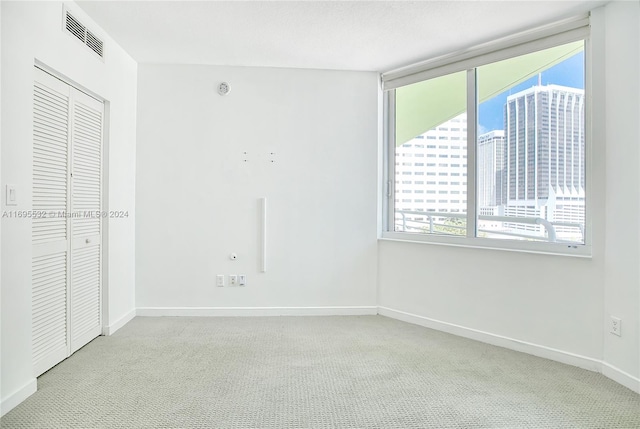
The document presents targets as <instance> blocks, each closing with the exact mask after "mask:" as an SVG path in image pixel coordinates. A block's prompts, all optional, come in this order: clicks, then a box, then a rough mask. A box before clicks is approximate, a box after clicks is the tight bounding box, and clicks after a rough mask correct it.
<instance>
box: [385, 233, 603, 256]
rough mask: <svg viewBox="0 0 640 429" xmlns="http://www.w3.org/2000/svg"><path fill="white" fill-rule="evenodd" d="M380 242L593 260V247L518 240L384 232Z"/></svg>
mask: <svg viewBox="0 0 640 429" xmlns="http://www.w3.org/2000/svg"><path fill="white" fill-rule="evenodd" d="M378 241H389V242H398V243H415V244H427V245H437V246H450V247H464V248H468V249H483V250H499V251H507V252H519V253H533V254H539V255H553V256H568V257H573V258H585V259H591V258H592V254H591V246H590V245H586V244H581V245H569V244H561V243H540V242H536V243H532V242H526V243H525V242H521V241H517V240H492V239H489V238H477V239H470V238H467V237H448V236H443V235H433V236H432V235H424V234H411V233H401V232H384V233H382V236H381V237H379V238H378Z"/></svg>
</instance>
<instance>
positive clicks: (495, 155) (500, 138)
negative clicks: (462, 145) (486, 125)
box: [476, 130, 507, 214]
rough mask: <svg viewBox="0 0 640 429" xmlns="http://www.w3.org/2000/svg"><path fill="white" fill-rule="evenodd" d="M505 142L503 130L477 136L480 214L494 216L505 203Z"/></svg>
mask: <svg viewBox="0 0 640 429" xmlns="http://www.w3.org/2000/svg"><path fill="white" fill-rule="evenodd" d="M505 154H506V141H505V138H504V130H494V131H489V132H488V133H485V134H482V135H480V136H478V151H477V155H476V158H477V165H478V167H477V177H478V207H479V210H480V214H494V208H495V207H496V206H499V205H502V204H505V203H506V183H507V182H506V180H507V177H506V168H505V167H506V158H505Z"/></svg>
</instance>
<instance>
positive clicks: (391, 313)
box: [378, 307, 602, 372]
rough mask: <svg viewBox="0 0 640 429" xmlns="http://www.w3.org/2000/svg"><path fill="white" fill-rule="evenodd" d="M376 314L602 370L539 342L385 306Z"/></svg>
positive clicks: (588, 360)
mask: <svg viewBox="0 0 640 429" xmlns="http://www.w3.org/2000/svg"><path fill="white" fill-rule="evenodd" d="M378 309H379V310H378V314H380V315H382V316H386V317H390V318H392V319H397V320H401V321H403V322H408V323H413V324H414V325H420V326H424V327H426V328H431V329H436V330H438V331H443V332H447V333H449V334H453V335H457V336H460V337H464V338H470V339H472V340H476V341H480V342H483V343H487V344H491V345H494V346H498V347H504V348H506V349H510V350H515V351H518V352H523V353H527V354H530V355H533V356H538V357H541V358H545V359H550V360H553V361H556V362H560V363H565V364H567V365H573V366H577V367H579V368H584V369H588V370H590V371H595V372H602V361H600V360H598V359H593V358H590V357H587V356H581V355H578V354H574V353H570V352H566V351H563V350H558V349H554V348H551V347H546V346H542V345H540V344H534V343H529V342H527V341H521V340H517V339H514V338H509V337H505V336H502V335H496V334H492V333H490V332H484V331H479V330H477V329H472V328H467V327H465V326H460V325H455V324H453V323H448V322H442V321H440V320H435V319H430V318H428V317H424V316H418V315H416V314H411V313H406V312H404V311H399V310H394V309H391V308H387V307H378Z"/></svg>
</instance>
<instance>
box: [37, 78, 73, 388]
mask: <svg viewBox="0 0 640 429" xmlns="http://www.w3.org/2000/svg"><path fill="white" fill-rule="evenodd" d="M69 114H70V88H69V86H68V85H66V84H65V83H63V82H61V81H60V80H58V79H55V78H54V77H52V76H50V75H48V74H46V73H44V72H42V71H41V70H39V69H36V75H35V83H34V94H33V166H32V167H33V170H32V171H33V187H32V200H33V201H32V202H33V217H32V233H31V238H32V246H33V253H32V271H31V278H32V290H31V293H32V297H31V298H32V299H31V302H32V314H31V317H32V356H33V365H34V370H35V375H36V376H38V375H40V374H42V373H43V372H45V371H47V370H48V369H49V368H51V367H52V366H54V365H55V364H57V363H58V362H60V361H61V360H63V359H65V358H66V357H67V356H68V340H69V339H68V329H67V324H68V320H67V309H68V302H67V300H68V298H69V296H68V293H67V291H68V282H69V254H68V249H69V242H68V239H69V221H68V218H67V216H66V213H67V211H68V209H69V186H68V183H69V161H70V160H69V139H70V133H69Z"/></svg>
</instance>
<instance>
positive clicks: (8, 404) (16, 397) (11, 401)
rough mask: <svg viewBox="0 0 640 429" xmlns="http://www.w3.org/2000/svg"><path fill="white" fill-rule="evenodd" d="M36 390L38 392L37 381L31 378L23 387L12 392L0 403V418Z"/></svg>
mask: <svg viewBox="0 0 640 429" xmlns="http://www.w3.org/2000/svg"><path fill="white" fill-rule="evenodd" d="M36 390H38V379H36V378H33V379H31V380H29V382H28V383H27V384H25V385H24V386H23V387H21V388H20V389H18V390H17V391H15V392H13V393H12V394H10V395H9V396H7V397H6V398H3V399H2V403H1V404H0V416H4V415H5V414H7V413H8V412H9V411H11V410H13V409H14V408H15V407H17V406H18V405H20V403H21V402H22V401H24V400H25V399H27V398H28V397H29V396H31V395H33V394H34V393H36Z"/></svg>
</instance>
